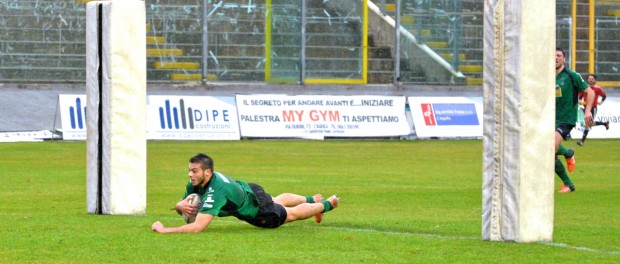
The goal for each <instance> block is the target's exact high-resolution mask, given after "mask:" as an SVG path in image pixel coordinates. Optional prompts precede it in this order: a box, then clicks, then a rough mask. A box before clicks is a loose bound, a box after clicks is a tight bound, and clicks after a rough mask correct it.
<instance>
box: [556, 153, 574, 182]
mask: <svg viewBox="0 0 620 264" xmlns="http://www.w3.org/2000/svg"><path fill="white" fill-rule="evenodd" d="M555 173H556V174H557V175H558V176H560V179H562V182H563V183H564V184H565V185H567V186H573V188H574V185H573V182H572V181H571V180H570V178H569V177H568V173H566V169H564V164H562V162H561V161H560V160H559V159H557V158H556V159H555Z"/></svg>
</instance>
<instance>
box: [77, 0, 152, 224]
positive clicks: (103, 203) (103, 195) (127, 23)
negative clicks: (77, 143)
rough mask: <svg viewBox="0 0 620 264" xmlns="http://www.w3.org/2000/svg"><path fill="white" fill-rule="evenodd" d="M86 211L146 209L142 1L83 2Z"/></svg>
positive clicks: (139, 211) (142, 211) (140, 211)
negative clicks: (84, 11)
mask: <svg viewBox="0 0 620 264" xmlns="http://www.w3.org/2000/svg"><path fill="white" fill-rule="evenodd" d="M86 17H87V23H86V47H87V48H86V67H87V68H86V90H87V91H86V95H87V100H88V106H87V137H86V141H87V182H86V184H87V210H88V213H92V214H122V215H143V214H146V17H145V5H144V1H139V0H124V1H97V2H89V3H88V4H87V6H86Z"/></svg>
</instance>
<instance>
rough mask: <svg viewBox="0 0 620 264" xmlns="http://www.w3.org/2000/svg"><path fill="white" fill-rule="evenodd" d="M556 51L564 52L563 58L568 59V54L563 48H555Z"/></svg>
mask: <svg viewBox="0 0 620 264" xmlns="http://www.w3.org/2000/svg"><path fill="white" fill-rule="evenodd" d="M555 51H559V52H562V56H563V57H566V53H564V50H563V49H562V48H560V47H556V48H555Z"/></svg>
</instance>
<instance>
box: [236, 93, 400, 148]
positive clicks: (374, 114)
mask: <svg viewBox="0 0 620 264" xmlns="http://www.w3.org/2000/svg"><path fill="white" fill-rule="evenodd" d="M237 111H238V114H239V126H240V129H241V136H242V137H263V138H309V139H323V138H325V137H386V136H400V135H408V134H409V131H410V129H409V125H408V122H407V118H406V116H405V97H402V96H328V95H297V96H289V95H274V94H259V95H237Z"/></svg>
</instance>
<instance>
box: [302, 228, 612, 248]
mask: <svg viewBox="0 0 620 264" xmlns="http://www.w3.org/2000/svg"><path fill="white" fill-rule="evenodd" d="M304 227H307V228H324V229H336V230H345V231H353V232H369V233H381V234H387V235H405V236H419V237H429V238H439V239H455V240H482V238H480V237H467V236H445V235H437V234H427V233H411V232H401V231H382V230H377V229H371V228H352V227H336V226H321V227H312V226H304ZM536 244H540V245H545V246H553V247H559V248H567V249H574V250H578V251H587V252H592V253H599V254H608V255H620V251H605V250H600V249H593V248H588V247H578V246H571V245H567V244H564V243H556V242H537V243H536Z"/></svg>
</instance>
